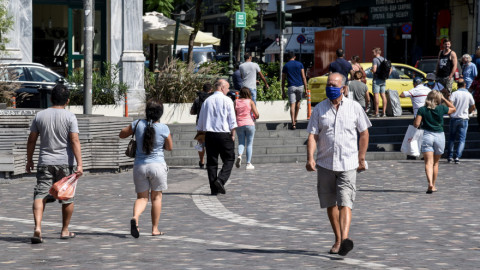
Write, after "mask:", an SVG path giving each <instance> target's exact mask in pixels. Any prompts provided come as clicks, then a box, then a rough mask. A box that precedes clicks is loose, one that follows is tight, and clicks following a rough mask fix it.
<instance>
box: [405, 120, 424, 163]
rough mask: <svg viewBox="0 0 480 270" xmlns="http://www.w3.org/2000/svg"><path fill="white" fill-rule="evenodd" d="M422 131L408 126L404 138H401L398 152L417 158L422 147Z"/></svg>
mask: <svg viewBox="0 0 480 270" xmlns="http://www.w3.org/2000/svg"><path fill="white" fill-rule="evenodd" d="M422 139H423V130H422V129H417V128H415V127H414V126H412V125H409V126H408V129H407V133H406V134H405V138H403V143H402V148H400V151H402V153H404V154H407V155H409V156H414V157H419V156H420V154H421V153H420V150H421V147H422Z"/></svg>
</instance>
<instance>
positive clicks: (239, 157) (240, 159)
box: [235, 156, 242, 168]
mask: <svg viewBox="0 0 480 270" xmlns="http://www.w3.org/2000/svg"><path fill="white" fill-rule="evenodd" d="M240 165H242V156H238V157H237V160H236V161H235V167H237V168H240Z"/></svg>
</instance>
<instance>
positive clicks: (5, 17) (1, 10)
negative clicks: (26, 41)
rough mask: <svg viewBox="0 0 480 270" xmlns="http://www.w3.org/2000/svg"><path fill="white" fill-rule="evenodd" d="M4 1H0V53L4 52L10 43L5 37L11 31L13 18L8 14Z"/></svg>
mask: <svg viewBox="0 0 480 270" xmlns="http://www.w3.org/2000/svg"><path fill="white" fill-rule="evenodd" d="M7 3H8V2H7V1H5V0H0V51H4V50H5V45H6V44H7V43H8V42H9V41H10V40H9V39H8V38H7V36H6V35H5V34H6V33H7V32H9V31H11V30H12V29H13V23H14V21H13V17H12V16H11V15H10V14H9V13H8V9H7V6H6V4H7Z"/></svg>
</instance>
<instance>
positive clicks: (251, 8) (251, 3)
mask: <svg viewBox="0 0 480 270" xmlns="http://www.w3.org/2000/svg"><path fill="white" fill-rule="evenodd" d="M232 2H233V5H232ZM255 7H256V1H255V0H245V13H246V14H247V26H246V27H245V32H250V31H253V30H255V25H256V24H257V16H258V12H257V10H256V9H255ZM223 9H224V10H225V14H226V15H227V17H228V18H231V16H235V12H240V1H239V0H233V1H228V0H227V1H226V3H225V5H223Z"/></svg>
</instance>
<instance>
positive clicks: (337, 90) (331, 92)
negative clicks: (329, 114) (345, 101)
mask: <svg viewBox="0 0 480 270" xmlns="http://www.w3.org/2000/svg"><path fill="white" fill-rule="evenodd" d="M325 91H326V93H327V98H328V99H330V100H335V99H337V98H339V97H340V95H341V94H342V87H334V86H327V88H326V89H325Z"/></svg>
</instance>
